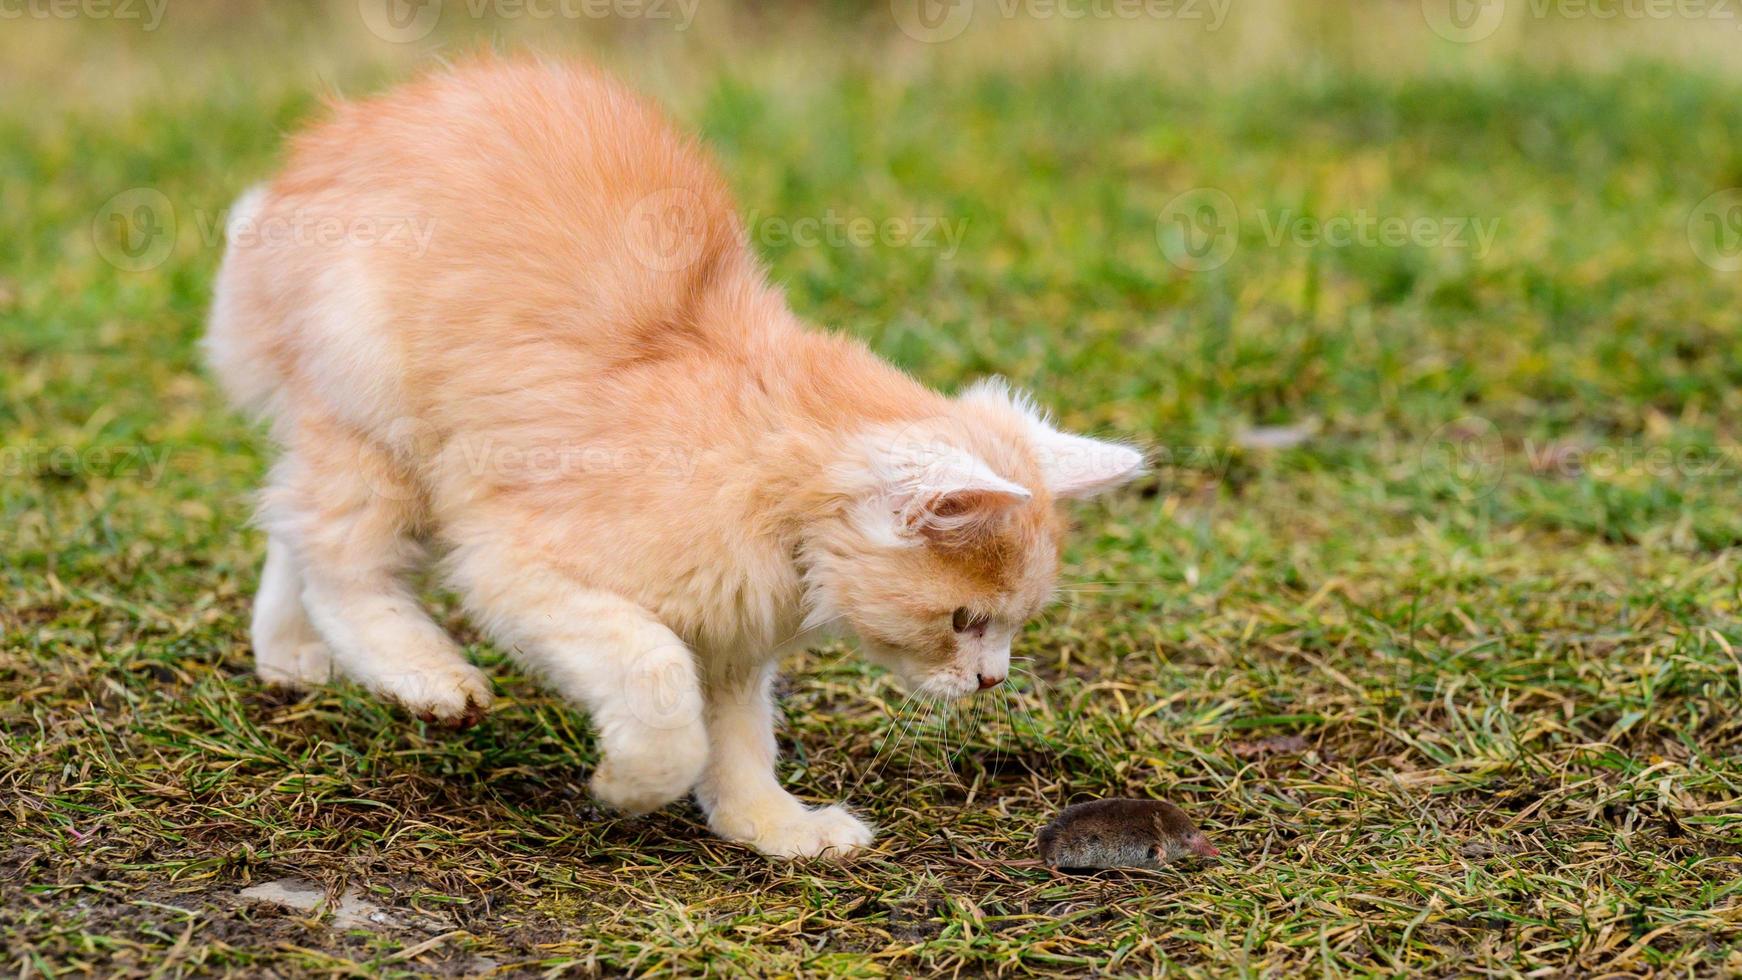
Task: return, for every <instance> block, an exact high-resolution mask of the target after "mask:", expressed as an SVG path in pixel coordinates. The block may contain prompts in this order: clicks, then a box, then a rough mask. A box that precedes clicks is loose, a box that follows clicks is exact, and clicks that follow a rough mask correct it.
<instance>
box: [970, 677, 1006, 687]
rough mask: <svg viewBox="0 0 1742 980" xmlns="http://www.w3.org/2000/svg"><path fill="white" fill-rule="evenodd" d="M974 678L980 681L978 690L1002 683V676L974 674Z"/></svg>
mask: <svg viewBox="0 0 1742 980" xmlns="http://www.w3.org/2000/svg"><path fill="white" fill-rule="evenodd" d="M974 679H975V680H977V681H979V682H980V690H982V691H985V690H989V689H991V688H994V687H997V686H998V685H1000V684H1002V683H1004V678H1002V677H993V676H991V675H989V674H975V675H974Z"/></svg>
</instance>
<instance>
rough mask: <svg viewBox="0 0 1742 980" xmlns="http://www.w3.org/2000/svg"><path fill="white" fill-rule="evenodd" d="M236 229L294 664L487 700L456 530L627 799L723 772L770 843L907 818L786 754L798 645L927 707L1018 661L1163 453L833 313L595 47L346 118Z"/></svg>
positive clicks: (238, 318)
mask: <svg viewBox="0 0 1742 980" xmlns="http://www.w3.org/2000/svg"><path fill="white" fill-rule="evenodd" d="M228 237H229V244H228V250H227V252H226V255H225V257H224V261H223V265H222V268H221V270H220V272H219V275H218V281H217V286H216V295H215V299H214V302H213V307H212V312H211V322H210V326H209V331H208V335H207V337H206V350H207V354H208V356H209V359H210V363H211V366H212V368H213V370H214V372H215V373H216V375H217V376H218V378H219V379H220V381H221V382H222V384H223V386H224V387H225V389H226V391H227V392H228V393H229V395H230V396H231V397H232V399H233V400H234V401H235V402H236V403H237V404H238V405H239V406H242V407H244V408H246V409H249V410H251V411H254V412H256V413H259V414H260V415H263V416H264V417H266V418H268V419H270V421H271V431H272V437H273V440H274V442H275V443H277V444H278V446H279V447H280V448H281V450H282V452H281V456H280V458H279V460H278V462H277V464H276V465H275V466H274V467H273V468H272V471H271V475H270V477H269V479H268V481H267V486H266V488H265V490H264V491H263V493H262V495H261V513H260V519H261V523H262V525H263V527H264V528H265V529H266V531H267V533H268V545H267V553H266V562H265V567H264V570H263V571H262V572H261V578H260V586H259V593H258V595H257V597H256V599H255V604H254V613H253V626H252V640H253V646H254V655H255V658H256V663H257V665H258V671H259V674H260V676H261V677H262V678H263V679H265V680H268V681H271V682H275V683H284V684H291V685H312V684H319V683H321V682H323V681H326V680H327V679H329V677H331V676H332V675H333V674H334V673H335V672H336V673H338V674H342V675H344V676H347V677H349V678H352V679H353V680H355V681H357V682H358V683H360V684H362V685H364V686H365V687H367V688H368V689H370V690H371V691H373V692H375V693H377V694H379V695H381V696H384V697H387V698H390V699H392V700H394V701H397V702H399V703H400V704H401V705H403V706H404V707H405V708H406V709H407V710H408V711H410V712H411V713H413V714H415V715H418V716H420V717H423V718H425V719H428V720H432V721H437V722H442V723H447V724H454V725H461V724H470V723H473V722H475V721H477V720H478V719H479V718H480V717H481V716H482V715H483V713H484V712H485V711H486V710H487V708H488V706H489V704H490V702H491V687H490V682H489V681H488V680H487V679H486V678H485V677H484V675H483V674H481V673H480V672H479V671H478V669H477V668H476V667H474V666H472V665H471V664H470V663H468V662H467V661H466V659H465V657H464V656H463V655H462V653H461V650H460V648H459V647H458V646H457V645H456V644H455V643H454V641H453V640H452V639H451V638H450V637H449V636H448V635H447V634H446V633H445V632H444V631H443V630H442V629H441V628H440V627H439V626H437V625H436V623H435V622H434V621H433V620H432V619H431V618H430V617H429V615H428V614H427V613H426V612H425V611H424V610H423V609H422V608H421V607H420V605H419V603H418V601H417V598H416V596H415V595H414V593H413V592H412V590H411V589H410V588H409V587H408V586H407V584H406V582H405V577H406V574H407V572H408V571H410V570H411V569H413V568H414V567H415V566H417V565H418V564H419V563H420V562H421V561H422V560H423V559H424V558H425V556H426V550H425V549H426V548H427V549H430V550H431V551H433V552H435V553H436V554H439V556H440V557H441V567H442V569H443V572H444V575H445V580H446V581H447V582H448V583H449V584H450V585H451V586H452V587H453V589H454V590H455V591H456V592H457V593H458V594H459V595H460V596H461V597H462V598H463V601H464V603H465V607H466V609H467V611H468V614H469V615H470V616H471V617H472V618H473V619H474V620H475V621H476V622H477V623H478V624H479V625H480V627H481V628H483V629H484V630H485V631H486V632H487V633H488V635H489V636H490V637H491V638H492V639H493V640H494V641H495V642H496V643H498V644H500V645H501V646H502V647H503V648H505V649H507V650H509V651H511V653H512V655H513V656H514V657H516V658H517V659H518V660H519V661H520V662H522V663H523V664H524V665H525V666H526V667H527V668H528V669H529V670H530V671H532V672H534V673H536V674H537V675H538V676H540V677H541V678H543V679H544V680H545V681H546V682H548V683H549V684H551V685H553V686H554V687H555V688H556V690H558V691H559V692H561V693H562V694H563V695H564V696H565V697H566V698H568V699H570V700H572V701H573V702H574V703H576V704H578V705H580V706H582V707H584V708H585V709H586V711H587V713H588V714H589V716H590V717H591V719H592V722H593V724H594V725H595V726H596V727H597V730H598V735H599V742H600V746H601V749H602V753H603V759H602V761H601V762H600V764H599V766H598V769H597V771H596V772H595V773H594V775H593V777H592V783H591V788H592V791H593V793H594V794H595V795H596V796H597V797H598V798H599V799H600V800H602V801H604V802H605V803H608V804H610V805H612V806H614V807H618V808H621V809H622V810H624V811H628V812H642V811H647V810H651V809H654V808H656V807H659V806H662V805H664V804H666V803H669V802H671V801H673V800H676V799H678V798H680V797H682V796H683V795H684V794H686V793H689V792H691V791H692V790H693V791H694V793H695V795H696V798H697V800H698V801H699V802H700V804H701V806H702V807H703V808H704V809H705V810H706V812H707V815H708V821H709V825H710V826H711V827H712V828H713V829H714V831H715V832H717V833H719V834H720V835H722V836H724V837H727V838H730V839H732V840H737V841H744V842H747V843H748V844H750V845H752V846H754V847H755V848H757V849H758V850H760V851H762V852H764V853H766V854H770V855H776V856H780V857H805V856H816V855H823V854H828V855H833V856H839V855H845V854H848V853H850V852H852V851H853V850H855V849H857V848H860V847H863V846H865V845H867V844H868V843H869V842H870V841H871V831H870V829H869V828H868V827H867V826H866V825H865V824H864V823H862V822H861V821H860V820H859V819H857V818H856V817H854V816H853V815H852V814H851V813H849V812H848V811H847V810H846V809H843V808H842V807H840V806H825V807H820V808H812V807H808V806H806V805H805V804H803V803H801V802H800V801H799V800H798V799H796V798H794V797H793V796H792V795H791V794H789V793H787V792H786V791H785V790H783V789H782V788H781V786H780V783H779V782H778V780H777V779H776V777H775V769H774V767H775V755H776V749H775V739H774V734H773V726H774V721H775V719H774V709H773V706H772V704H771V702H770V694H769V687H770V681H771V678H772V676H773V672H774V670H775V667H776V663H777V661H778V659H779V658H780V657H781V655H782V654H783V653H786V652H789V651H791V650H793V649H794V648H798V647H801V646H803V645H804V644H806V643H807V642H808V641H813V640H814V639H815V637H816V634H817V632H818V631H821V630H824V629H828V628H831V627H842V628H845V629H847V630H850V631H851V632H852V633H854V634H856V635H857V636H858V638H859V639H860V640H861V641H862V647H863V649H864V652H865V654H866V655H867V656H868V657H870V658H871V659H872V660H873V661H874V662H876V663H879V664H882V665H884V666H886V667H887V668H889V669H890V670H892V671H894V672H895V673H896V674H897V675H899V676H900V677H901V678H902V679H903V680H904V681H905V682H906V684H907V685H909V687H910V688H912V689H914V690H917V691H918V692H921V693H923V694H925V695H927V696H931V697H935V698H956V697H960V696H964V695H967V694H971V693H973V692H975V691H978V690H983V689H986V688H989V687H991V686H993V685H996V684H998V683H999V682H1000V681H1002V680H1003V679H1004V676H1005V672H1006V670H1007V669H1008V664H1009V652H1010V641H1011V638H1012V637H1013V636H1014V635H1015V634H1016V632H1017V630H1018V629H1020V628H1021V626H1022V624H1023V622H1024V621H1025V620H1027V619H1028V618H1030V617H1031V616H1033V615H1034V614H1035V613H1036V611H1038V610H1039V609H1040V608H1041V607H1042V605H1043V604H1044V603H1046V602H1047V600H1048V598H1049V596H1050V594H1051V593H1052V590H1053V582H1054V577H1055V574H1056V570H1057V561H1058V547H1059V537H1060V534H1061V521H1060V518H1059V516H1058V514H1057V513H1056V502H1057V501H1059V500H1061V499H1066V498H1080V497H1085V496H1088V495H1090V494H1093V493H1096V492H1098V491H1101V490H1105V489H1107V488H1109V487H1113V486H1115V485H1117V484H1120V483H1122V482H1124V481H1126V480H1128V479H1130V478H1131V477H1132V476H1133V475H1134V474H1136V473H1137V472H1138V470H1139V468H1140V466H1141V462H1142V461H1141V457H1140V456H1139V454H1138V453H1137V452H1135V451H1133V450H1131V449H1129V448H1126V447H1124V446H1119V445H1115V444H1110V443H1104V442H1098V441H1094V440H1091V439H1086V438H1082V437H1079V436H1074V435H1067V434H1064V433H1061V432H1059V431H1056V430H1055V429H1054V428H1053V427H1052V426H1051V425H1049V423H1048V422H1047V420H1046V419H1045V417H1044V416H1043V415H1042V414H1040V413H1039V412H1038V411H1037V410H1036V409H1035V408H1034V407H1033V406H1032V405H1031V404H1030V403H1029V402H1028V401H1026V400H1025V399H1023V398H1022V397H1021V396H1018V395H1014V394H1012V393H1011V392H1009V391H1008V390H1007V389H1006V388H1004V387H1003V386H1002V385H1000V384H996V383H992V384H981V385H979V386H977V387H974V388H972V389H970V390H968V391H967V392H966V393H964V394H962V395H960V396H959V397H956V398H946V397H944V396H942V395H939V394H937V393H935V392H932V391H930V390H928V389H926V388H925V387H923V386H921V385H919V384H918V383H916V382H914V381H913V380H912V379H910V378H909V377H907V376H906V375H904V374H902V373H901V372H900V371H898V370H896V369H894V368H893V367H891V366H890V365H888V364H886V363H885V362H883V361H881V360H879V359H878V358H877V357H875V356H874V355H872V354H871V353H870V352H869V351H867V350H866V349H865V348H864V347H863V346H861V345H860V344H858V343H856V342H854V341H852V340H850V339H847V338H843V337H840V336H835V335H832V334H829V333H825V332H821V331H818V330H814V329H811V328H809V327H807V326H806V325H804V324H803V323H801V322H799V321H798V320H797V319H796V318H795V317H794V316H793V314H792V313H791V312H790V311H789V310H788V309H787V306H786V303H785V301H784V300H783V298H782V296H781V294H780V293H779V292H778V290H776V289H775V288H773V287H772V286H770V285H769V284H768V282H767V281H766V280H765V278H764V274H763V271H762V269H761V267H760V266H759V264H758V262H757V259H756V257H755V256H754V255H753V254H752V253H751V251H750V249H749V247H748V245H747V239H746V235H745V231H744V228H743V226H742V225H741V224H740V222H739V219H738V218H737V216H736V214H735V211H734V208H733V204H732V202H731V200H730V199H729V196H728V193H727V189H726V185H725V183H724V182H723V181H722V180H721V178H720V176H719V175H718V174H717V173H716V172H715V170H714V168H713V166H712V165H711V163H710V162H709V160H708V158H707V157H706V155H705V153H704V151H703V150H702V149H701V148H700V147H699V146H698V145H697V143H696V142H695V141H694V140H693V139H691V138H690V137H688V136H686V135H684V134H682V133H680V132H679V131H678V130H676V129H675V128H674V127H672V126H671V125H670V124H669V123H668V122H667V121H666V120H665V119H664V118H663V117H662V115H661V114H660V113H659V112H658V111H657V110H655V109H654V108H653V107H652V106H650V105H649V104H648V103H647V102H644V101H643V100H641V99H640V98H638V97H637V96H635V95H634V94H632V93H630V92H629V91H627V90H625V89H624V88H623V87H621V86H620V85H618V84H616V83H614V82H613V81H611V80H610V79H608V78H606V77H604V76H603V75H601V74H599V73H598V72H596V71H594V70H591V69H589V68H586V67H575V66H559V65H552V64H547V63H542V62H534V61H514V60H508V61H504V60H496V59H488V58H486V59H482V60H477V61H473V62H469V63H466V64H464V65H461V66H459V67H454V68H448V69H444V70H442V71H440V72H438V73H436V74H432V75H430V76H427V77H425V78H422V79H421V80H419V81H416V82H413V83H411V84H409V85H406V86H404V87H402V88H400V89H398V90H396V91H394V92H391V93H389V94H387V95H384V96H381V97H378V98H373V99H369V100H365V101H361V102H356V103H353V104H347V105H340V106H337V107H335V108H334V109H333V111H332V113H331V116H330V118H328V119H327V120H326V121H324V122H322V123H320V124H318V125H315V126H313V127H312V128H310V129H308V130H307V131H305V132H303V133H302V134H301V135H299V136H297V137H296V138H295V139H294V140H293V142H292V144H291V147H290V153H289V160H288V163H287V164H286V165H285V167H284V170H283V172H282V173H280V174H279V175H278V177H277V178H276V179H275V180H273V181H272V182H271V183H270V184H269V185H266V186H263V187H260V188H256V189H254V190H252V191H250V192H248V193H247V194H246V195H245V196H244V197H243V198H242V199H241V200H240V201H239V202H238V203H237V205H236V207H235V209H234V210H233V212H232V215H231V218H230V222H229V226H228Z"/></svg>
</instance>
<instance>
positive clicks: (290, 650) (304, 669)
mask: <svg viewBox="0 0 1742 980" xmlns="http://www.w3.org/2000/svg"><path fill="white" fill-rule="evenodd" d="M254 673H255V675H256V676H258V677H259V678H260V680H261V681H262V682H263V683H266V684H271V685H274V686H278V687H294V688H306V687H319V686H321V685H322V684H325V683H326V682H328V681H330V680H332V679H333V653H332V651H331V650H328V649H327V645H326V644H325V643H322V642H321V641H319V640H308V641H306V642H303V643H298V644H295V645H288V646H284V647H281V648H279V649H277V650H273V649H271V648H267V649H264V650H262V649H260V648H258V647H257V648H255V651H254Z"/></svg>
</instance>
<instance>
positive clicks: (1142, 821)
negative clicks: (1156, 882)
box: [1039, 799, 1221, 870]
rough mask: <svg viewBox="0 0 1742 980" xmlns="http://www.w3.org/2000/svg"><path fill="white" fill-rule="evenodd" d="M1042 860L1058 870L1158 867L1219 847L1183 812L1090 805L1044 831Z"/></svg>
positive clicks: (1136, 804)
mask: <svg viewBox="0 0 1742 980" xmlns="http://www.w3.org/2000/svg"><path fill="white" fill-rule="evenodd" d="M1039 842H1040V858H1041V860H1042V861H1044V862H1045V863H1047V864H1049V865H1051V866H1052V867H1055V868H1061V869H1067V870H1076V869H1098V868H1159V867H1162V866H1163V865H1166V864H1171V863H1173V862H1174V861H1177V860H1179V859H1180V858H1183V857H1186V856H1188V855H1192V854H1198V855H1202V856H1204V857H1216V856H1217V855H1219V854H1221V852H1220V851H1218V850H1216V847H1215V845H1214V844H1211V843H1210V841H1209V839H1208V838H1206V837H1205V836H1204V834H1203V831H1200V830H1199V829H1198V828H1197V825H1196V824H1194V823H1192V820H1191V818H1190V817H1188V816H1186V815H1185V812H1184V811H1182V810H1181V809H1180V808H1179V807H1177V806H1174V805H1173V804H1171V803H1163V802H1161V801H1160V800H1129V799H1114V800H1090V801H1088V802H1087V803H1078V804H1075V805H1073V806H1068V807H1065V808H1064V809H1063V810H1061V811H1060V812H1059V815H1058V816H1057V817H1054V818H1053V821H1052V823H1049V824H1047V825H1046V826H1045V827H1043V828H1041V831H1040V838H1039Z"/></svg>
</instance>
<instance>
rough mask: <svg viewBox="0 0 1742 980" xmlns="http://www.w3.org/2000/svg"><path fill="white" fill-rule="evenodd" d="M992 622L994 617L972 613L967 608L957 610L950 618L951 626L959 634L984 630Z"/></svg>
mask: <svg viewBox="0 0 1742 980" xmlns="http://www.w3.org/2000/svg"><path fill="white" fill-rule="evenodd" d="M991 621H992V617H990V616H987V615H986V614H984V613H979V614H976V613H971V612H969V611H968V609H967V607H965V606H964V607H962V608H960V609H957V610H956V611H955V612H954V613H953V614H951V616H950V626H951V627H953V628H954V629H955V631H956V632H958V633H967V632H969V631H971V630H984V629H985V628H986V624H987V623H990V622H991Z"/></svg>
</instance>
